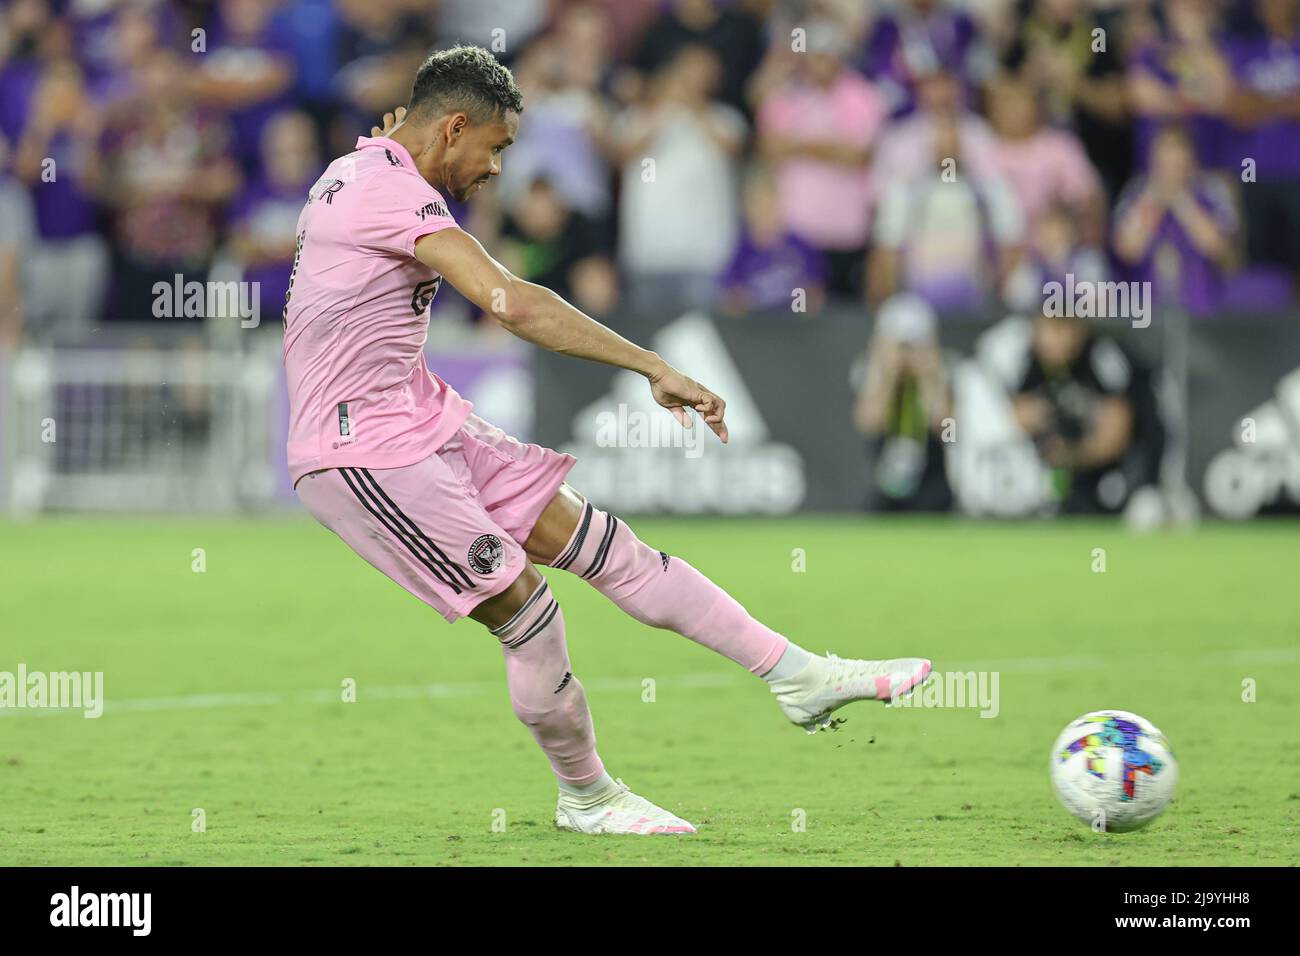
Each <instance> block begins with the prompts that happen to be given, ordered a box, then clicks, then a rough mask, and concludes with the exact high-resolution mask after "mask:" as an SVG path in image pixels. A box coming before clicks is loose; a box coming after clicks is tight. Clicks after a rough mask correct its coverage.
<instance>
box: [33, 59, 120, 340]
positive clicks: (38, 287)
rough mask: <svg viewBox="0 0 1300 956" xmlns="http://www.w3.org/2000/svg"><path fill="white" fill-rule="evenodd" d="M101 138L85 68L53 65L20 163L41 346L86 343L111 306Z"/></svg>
mask: <svg viewBox="0 0 1300 956" xmlns="http://www.w3.org/2000/svg"><path fill="white" fill-rule="evenodd" d="M99 134H100V124H99V121H98V117H97V114H96V111H95V109H94V108H93V106H92V104H91V103H90V101H89V99H88V98H87V96H86V88H85V83H84V81H83V78H82V73H81V68H80V67H79V66H77V64H76V63H75V62H73V61H72V60H57V61H55V62H52V63H50V64H49V65H48V66H47V67H46V68H45V71H44V72H43V74H42V76H41V81H40V85H39V86H38V87H37V89H36V92H35V96H34V99H33V103H32V109H31V112H30V114H29V117H28V121H27V124H26V128H25V129H24V130H23V133H22V137H21V138H20V139H19V141H18V145H17V148H16V150H15V157H14V171H15V173H16V174H17V176H18V178H19V179H20V180H22V181H23V182H24V183H26V184H27V187H28V190H29V193H30V195H31V197H32V205H33V208H34V211H35V214H36V227H37V240H36V242H35V243H33V245H32V248H31V250H30V253H29V255H28V261H27V270H28V273H29V278H30V285H29V287H28V294H27V296H26V315H27V318H26V324H27V327H28V331H29V332H30V334H31V335H33V336H34V337H36V338H38V339H40V340H45V341H49V340H61V341H67V340H77V339H81V338H85V337H86V336H87V335H88V334H89V332H90V329H91V327H92V325H93V324H94V322H95V320H96V319H97V317H98V315H99V310H100V308H101V306H102V304H103V297H104V290H105V286H106V283H107V281H108V259H109V253H108V244H107V243H106V242H105V241H104V237H103V236H102V235H101V234H100V233H99V230H98V223H97V222H96V208H95V201H94V195H95V192H96V190H97V189H99V186H100V182H101V170H100V163H99V156H100V150H99Z"/></svg>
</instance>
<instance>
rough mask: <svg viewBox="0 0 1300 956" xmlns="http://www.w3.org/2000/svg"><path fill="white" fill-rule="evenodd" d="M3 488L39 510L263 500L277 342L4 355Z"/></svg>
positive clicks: (12, 500)
mask: <svg viewBox="0 0 1300 956" xmlns="http://www.w3.org/2000/svg"><path fill="white" fill-rule="evenodd" d="M0 362H3V363H4V365H5V368H3V369H0V441H2V442H3V444H2V446H0V448H2V450H0V462H2V465H0V492H3V498H0V500H3V501H4V502H5V503H6V504H7V506H8V510H9V511H10V512H12V513H14V514H18V515H24V514H33V513H35V512H39V511H57V510H67V509H76V510H94V511H141V512H143V511H151V512H152V511H172V512H187V513H194V512H229V511H235V510H245V509H258V508H261V507H265V506H266V505H268V504H269V503H270V502H271V500H272V498H273V496H274V492H275V475H274V473H273V471H272V469H271V466H270V464H269V462H270V461H271V460H272V456H271V455H269V454H268V451H269V450H270V448H271V446H272V444H273V443H274V442H276V441H277V440H278V438H277V436H276V435H275V434H274V427H275V426H274V422H275V420H276V415H277V412H278V406H277V395H278V381H279V376H280V374H281V371H280V349H279V339H278V336H276V337H269V336H268V337H259V338H258V339H257V340H256V341H253V342H247V343H246V344H245V347H244V348H212V347H211V345H210V344H209V343H208V342H206V341H203V340H202V339H196V340H195V342H194V343H192V344H185V343H182V344H177V345H172V346H166V347H163V346H158V345H155V344H141V345H130V344H127V345H125V346H123V347H118V348H94V349H91V348H25V349H23V350H20V351H19V352H17V353H15V354H14V355H11V356H9V357H8V358H7V359H3V358H0Z"/></svg>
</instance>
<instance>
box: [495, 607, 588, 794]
mask: <svg viewBox="0 0 1300 956" xmlns="http://www.w3.org/2000/svg"><path fill="white" fill-rule="evenodd" d="M492 633H493V634H494V635H496V638H497V640H499V641H500V642H501V648H502V650H503V651H504V652H505V657H506V682H507V683H508V684H509V685H510V703H511V704H512V705H513V706H514V710H515V716H516V717H518V718H519V719H520V720H521V721H522V722H523V723H524V724H525V725H526V726H527V727H528V729H529V730H531V731H532V732H533V737H534V738H536V740H537V744H538V746H540V747H541V748H542V750H543V751H545V753H546V756H547V758H548V759H549V760H550V762H551V769H552V770H553V771H555V775H556V776H557V777H559V778H560V779H561V780H563V781H565V782H567V783H571V784H574V785H576V786H582V785H583V784H588V783H593V782H595V781H596V780H598V779H600V776H601V775H602V774H603V773H604V772H605V765H604V764H602V763H601V762H600V757H599V756H598V755H597V754H596V731H595V728H594V727H592V724H591V711H590V710H589V709H588V708H587V696H586V694H584V693H583V692H582V684H581V683H579V681H578V678H576V677H574V676H573V671H571V670H570V669H569V651H568V647H567V646H566V645H565V642H564V615H563V614H562V613H560V605H559V604H557V603H556V601H555V598H554V597H552V596H551V592H550V588H549V587H548V586H547V584H546V582H545V581H543V582H542V583H541V584H540V585H538V587H537V590H536V591H534V592H533V593H532V596H531V597H529V599H528V600H527V601H526V602H525V603H524V606H523V607H521V608H520V609H519V611H518V612H517V613H516V614H515V616H514V617H512V618H511V619H510V620H509V621H508V622H506V623H505V624H503V625H501V627H498V628H496V629H495V630H493V631H492Z"/></svg>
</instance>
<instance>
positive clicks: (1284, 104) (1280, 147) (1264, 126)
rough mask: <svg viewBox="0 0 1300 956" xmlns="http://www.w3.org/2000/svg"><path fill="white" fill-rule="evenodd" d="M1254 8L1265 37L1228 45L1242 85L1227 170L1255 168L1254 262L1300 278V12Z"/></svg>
mask: <svg viewBox="0 0 1300 956" xmlns="http://www.w3.org/2000/svg"><path fill="white" fill-rule="evenodd" d="M1253 7H1254V10H1255V12H1256V14H1257V16H1258V18H1259V20H1260V22H1261V24H1262V25H1263V28H1264V29H1263V31H1262V32H1261V33H1260V34H1258V35H1255V36H1249V37H1243V38H1241V39H1237V40H1234V41H1231V42H1230V44H1229V46H1228V59H1229V61H1230V62H1231V64H1232V72H1233V75H1234V77H1235V79H1236V84H1235V88H1234V91H1233V95H1232V101H1231V108H1230V110H1229V116H1230V117H1231V118H1232V121H1233V122H1234V123H1235V124H1236V125H1237V127H1238V129H1239V133H1238V134H1237V136H1236V137H1234V139H1235V142H1234V148H1233V150H1232V155H1231V157H1230V158H1229V159H1228V161H1227V163H1226V164H1225V165H1227V166H1230V167H1232V169H1233V171H1234V172H1235V173H1238V174H1240V173H1242V172H1243V171H1244V170H1243V164H1244V163H1245V161H1246V160H1251V161H1253V165H1254V167H1255V169H1254V179H1253V181H1247V182H1245V183H1244V185H1243V187H1242V194H1243V195H1242V202H1243V206H1244V209H1245V214H1246V225H1247V233H1246V239H1247V243H1248V249H1249V255H1250V259H1251V261H1253V262H1265V263H1276V264H1278V265H1280V266H1282V267H1284V268H1286V269H1288V270H1289V271H1290V272H1291V273H1292V274H1293V275H1300V9H1298V7H1300V5H1298V4H1297V2H1296V0H1255V3H1254V5H1253Z"/></svg>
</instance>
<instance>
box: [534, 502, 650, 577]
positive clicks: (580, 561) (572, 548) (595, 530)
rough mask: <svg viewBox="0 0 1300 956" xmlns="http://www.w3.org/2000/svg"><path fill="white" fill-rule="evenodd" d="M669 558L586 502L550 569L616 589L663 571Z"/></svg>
mask: <svg viewBox="0 0 1300 956" xmlns="http://www.w3.org/2000/svg"><path fill="white" fill-rule="evenodd" d="M668 564H669V557H668V555H667V554H665V553H664V552H662V551H656V550H655V549H654V548H651V547H650V546H649V545H647V544H646V543H645V542H644V541H642V540H641V539H640V538H638V537H637V535H636V532H634V531H633V530H632V529H631V528H630V527H629V526H628V525H627V523H626V522H625V521H623V520H622V519H621V518H619V517H617V516H616V515H612V514H609V513H608V512H606V511H601V510H600V509H599V508H596V507H593V506H592V505H591V503H590V502H588V503H587V504H586V506H585V508H584V509H583V515H582V519H581V521H579V523H578V529H577V531H575V532H574V536H573V539H572V540H571V541H570V542H569V545H568V547H567V548H566V549H565V550H564V551H563V552H562V553H561V554H560V556H559V557H558V558H556V559H555V560H554V561H553V562H552V567H555V568H559V569H561V570H563V571H568V572H570V573H572V574H576V575H578V576H579V577H581V578H583V579H584V580H586V581H590V582H592V583H593V584H598V585H599V584H606V585H617V584H619V583H620V582H624V581H628V580H632V579H640V578H643V577H644V576H645V575H646V574H647V573H648V572H652V571H654V570H656V569H657V570H658V571H659V572H660V573H662V572H665V571H667V569H668Z"/></svg>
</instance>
